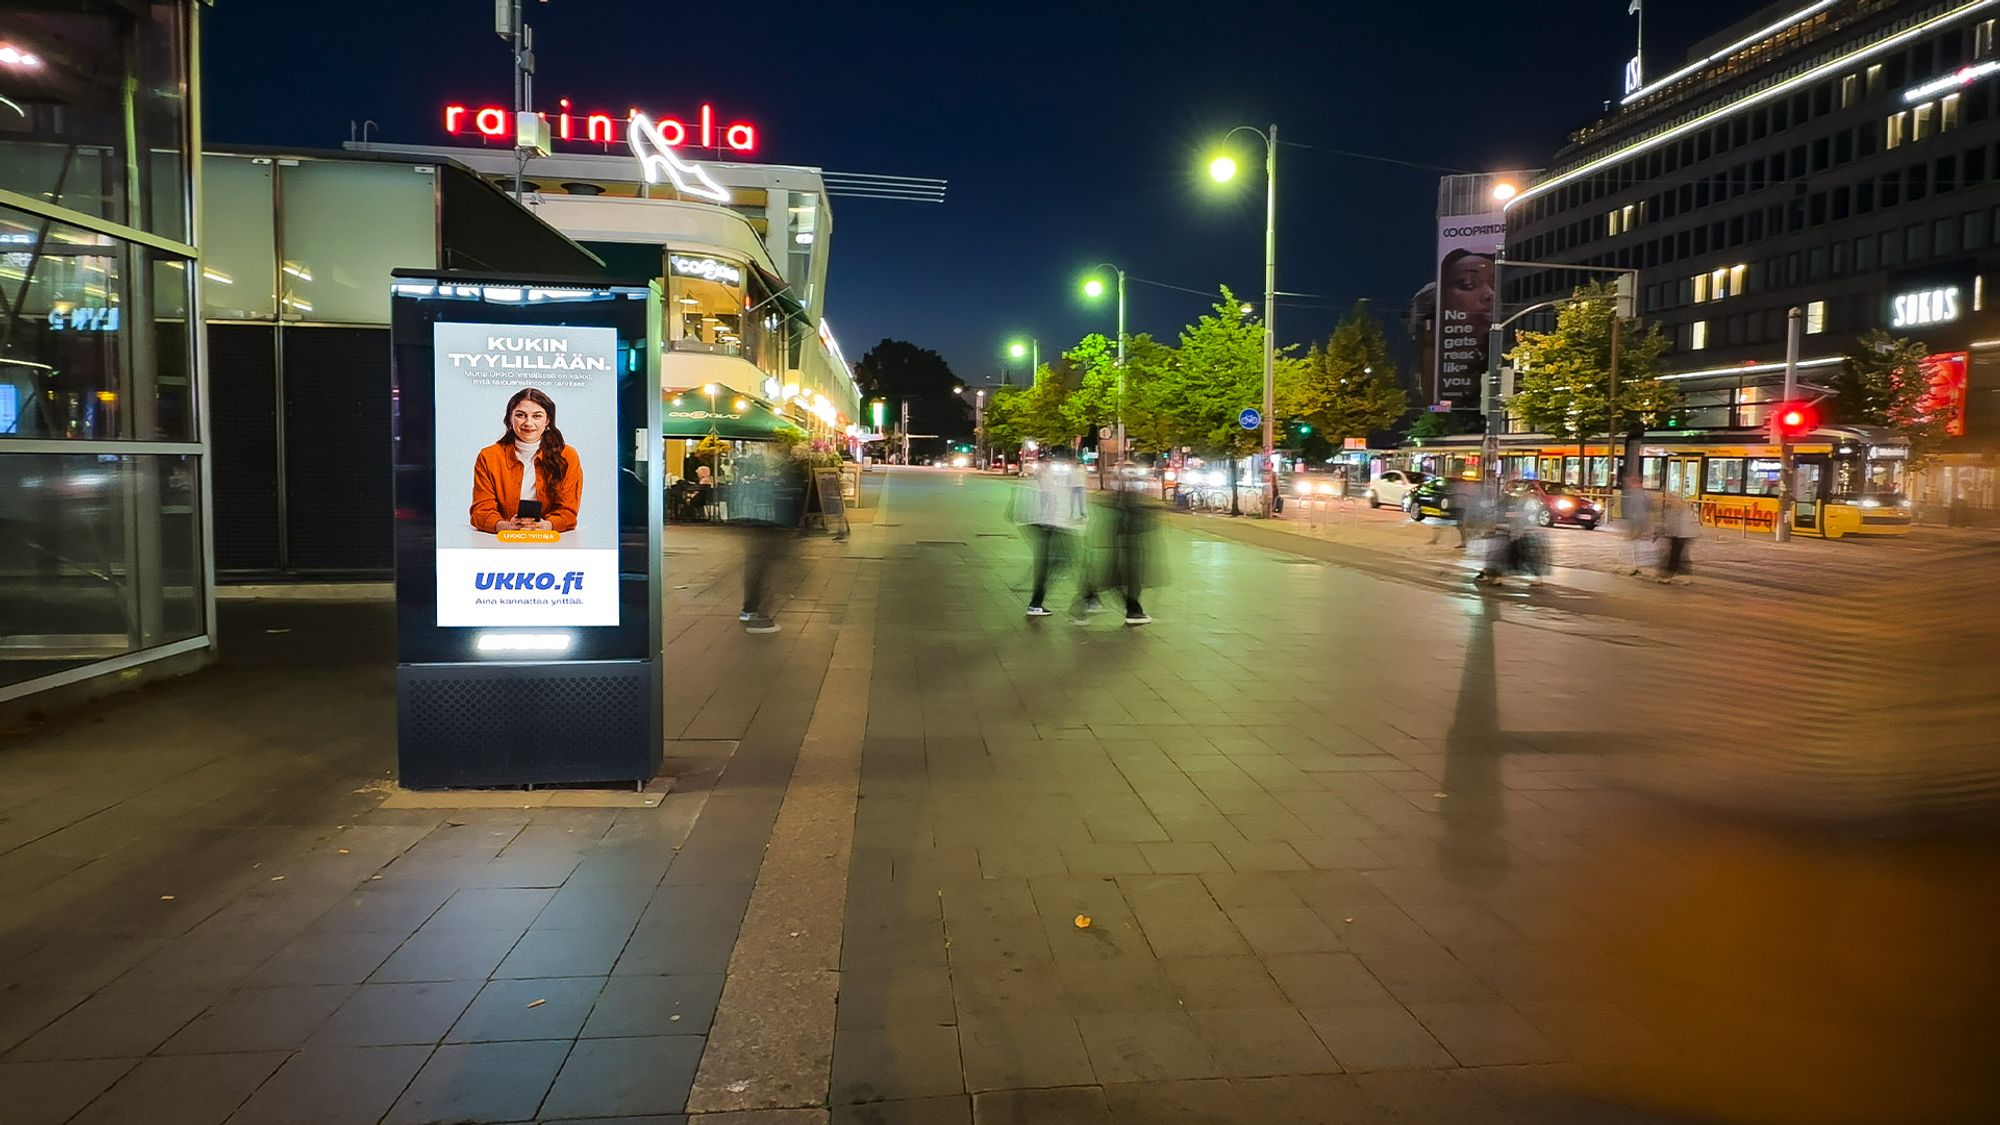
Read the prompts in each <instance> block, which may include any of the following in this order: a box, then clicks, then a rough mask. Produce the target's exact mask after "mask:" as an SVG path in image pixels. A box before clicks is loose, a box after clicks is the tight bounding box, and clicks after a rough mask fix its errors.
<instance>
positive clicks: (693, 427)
mask: <svg viewBox="0 0 2000 1125" xmlns="http://www.w3.org/2000/svg"><path fill="white" fill-rule="evenodd" d="M689 397H693V396H689ZM727 405H733V404H727ZM664 430H665V433H666V436H668V437H670V438H700V437H707V436H708V435H709V434H711V433H712V434H714V435H715V436H717V437H719V438H721V439H723V440H724V441H775V440H776V439H777V437H778V435H779V434H780V433H790V434H792V435H793V436H795V437H804V436H805V434H806V432H805V431H804V430H803V429H800V428H799V427H798V426H796V425H794V424H793V423H791V422H788V421H786V420H785V419H783V418H780V417H778V416H777V415H776V414H774V413H772V412H771V411H770V410H769V409H767V408H766V407H765V406H763V405H762V404H761V403H755V402H750V403H746V404H745V406H744V409H742V410H740V411H738V410H724V409H722V408H721V405H718V406H717V408H716V410H715V411H714V412H710V411H709V409H708V406H707V404H706V403H704V404H701V405H695V404H691V403H690V404H688V405H686V406H685V407H679V406H675V405H673V403H672V402H671V400H670V401H669V402H668V404H667V409H666V420H665V426H664Z"/></svg>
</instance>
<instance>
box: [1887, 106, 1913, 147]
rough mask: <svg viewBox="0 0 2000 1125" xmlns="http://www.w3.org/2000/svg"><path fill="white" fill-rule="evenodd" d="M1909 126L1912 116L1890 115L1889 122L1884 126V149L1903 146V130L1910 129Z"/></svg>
mask: <svg viewBox="0 0 2000 1125" xmlns="http://www.w3.org/2000/svg"><path fill="white" fill-rule="evenodd" d="M1909 124H1910V115H1909V113H1908V112H1903V113H1892V114H1890V115H1889V119H1888V121H1887V122H1885V123H1884V125H1883V137H1882V147H1883V148H1896V147H1897V146H1899V145H1901V144H1902V143H1903V130H1905V129H1907V128H1909Z"/></svg>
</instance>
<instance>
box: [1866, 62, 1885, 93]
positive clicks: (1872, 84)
mask: <svg viewBox="0 0 2000 1125" xmlns="http://www.w3.org/2000/svg"><path fill="white" fill-rule="evenodd" d="M1867 74H1868V96H1869V97H1871V98H1872V97H1874V96H1875V95H1877V94H1879V93H1881V92H1882V64H1881V63H1876V64H1875V65H1874V66H1871V67H1869V68H1868V71H1867Z"/></svg>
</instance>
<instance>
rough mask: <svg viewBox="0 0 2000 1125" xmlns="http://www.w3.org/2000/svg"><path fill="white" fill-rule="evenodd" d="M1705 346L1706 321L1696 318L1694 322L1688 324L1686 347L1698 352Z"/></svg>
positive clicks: (1706, 340) (1706, 334)
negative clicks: (1690, 324)
mask: <svg viewBox="0 0 2000 1125" xmlns="http://www.w3.org/2000/svg"><path fill="white" fill-rule="evenodd" d="M1707 346H1708V322H1707V321H1705V320H1697V321H1695V322H1694V324H1693V325H1692V326H1690V329H1689V332H1688V348H1689V350H1691V351H1697V352H1698V351H1700V350H1702V349H1703V348H1705V347H1707Z"/></svg>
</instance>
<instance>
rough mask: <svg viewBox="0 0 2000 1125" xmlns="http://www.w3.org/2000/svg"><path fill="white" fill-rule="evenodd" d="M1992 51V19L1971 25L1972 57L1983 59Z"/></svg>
mask: <svg viewBox="0 0 2000 1125" xmlns="http://www.w3.org/2000/svg"><path fill="white" fill-rule="evenodd" d="M1992 53H1993V21H1992V20H1986V21H1983V22H1981V23H1976V24H1973V25H1972V57H1973V58H1975V59H1983V58H1985V57H1986V56H1988V55H1990V54H1992Z"/></svg>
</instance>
